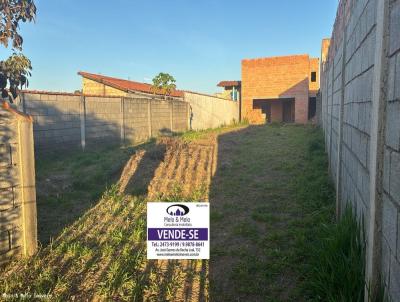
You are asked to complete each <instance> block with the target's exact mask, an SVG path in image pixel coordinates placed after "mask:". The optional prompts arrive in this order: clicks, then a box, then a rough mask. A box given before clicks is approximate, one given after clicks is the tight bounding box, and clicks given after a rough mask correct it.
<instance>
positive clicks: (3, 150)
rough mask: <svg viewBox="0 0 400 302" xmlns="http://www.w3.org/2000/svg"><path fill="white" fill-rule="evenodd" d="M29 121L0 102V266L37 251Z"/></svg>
mask: <svg viewBox="0 0 400 302" xmlns="http://www.w3.org/2000/svg"><path fill="white" fill-rule="evenodd" d="M34 169H35V168H34V155H33V134H32V121H31V120H30V118H29V117H28V116H24V115H22V114H20V113H19V112H17V111H15V110H12V109H10V108H8V106H7V104H6V103H4V102H2V101H0V264H2V263H3V262H6V261H9V260H10V259H11V258H13V257H16V256H21V255H24V256H30V255H32V254H34V253H35V251H36V248H37V223H36V192H35V170H34Z"/></svg>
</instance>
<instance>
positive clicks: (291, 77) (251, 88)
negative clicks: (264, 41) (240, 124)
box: [241, 55, 319, 124]
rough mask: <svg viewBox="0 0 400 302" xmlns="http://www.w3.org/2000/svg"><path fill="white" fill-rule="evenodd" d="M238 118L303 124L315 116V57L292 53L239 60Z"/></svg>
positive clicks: (316, 85)
mask: <svg viewBox="0 0 400 302" xmlns="http://www.w3.org/2000/svg"><path fill="white" fill-rule="evenodd" d="M241 84H242V85H241V88H242V91H241V92H242V98H241V101H242V102H241V113H242V118H245V119H248V120H249V122H250V123H253V124H261V123H265V122H296V123H306V122H307V121H308V120H309V119H310V118H312V117H313V116H314V115H315V110H316V94H317V92H318V90H319V59H318V58H310V57H309V56H308V55H294V56H283V57H270V58H259V59H246V60H243V61H242V83H241Z"/></svg>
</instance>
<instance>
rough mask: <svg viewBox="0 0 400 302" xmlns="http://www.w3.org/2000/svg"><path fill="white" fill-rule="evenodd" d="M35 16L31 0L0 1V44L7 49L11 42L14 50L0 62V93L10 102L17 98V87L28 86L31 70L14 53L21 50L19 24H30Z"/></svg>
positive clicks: (21, 56)
mask: <svg viewBox="0 0 400 302" xmlns="http://www.w3.org/2000/svg"><path fill="white" fill-rule="evenodd" d="M35 16H36V6H35V4H34V2H33V0H0V44H3V45H4V47H8V45H9V43H10V41H11V42H12V49H13V50H14V53H13V54H12V55H11V56H10V57H9V58H8V59H6V60H2V61H0V92H1V97H2V98H7V97H8V98H9V100H10V101H11V102H12V101H13V99H14V98H15V97H16V96H17V93H18V87H20V86H21V87H22V86H24V85H25V86H27V85H28V76H30V75H31V73H30V71H31V70H32V65H31V61H30V60H29V59H28V58H27V57H25V56H24V55H23V54H22V53H16V52H15V51H21V50H22V43H23V39H22V36H21V35H20V34H19V33H18V30H19V24H20V22H31V21H33V20H34V18H35ZM7 87H9V88H8V89H7Z"/></svg>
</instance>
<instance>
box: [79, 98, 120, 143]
mask: <svg viewBox="0 0 400 302" xmlns="http://www.w3.org/2000/svg"><path fill="white" fill-rule="evenodd" d="M121 102H122V98H118V97H117V98H116V97H85V140H86V144H87V145H88V146H89V145H90V144H96V143H97V142H99V141H107V142H109V143H119V142H120V140H121V126H122V120H123V118H122V113H123V111H122V106H121Z"/></svg>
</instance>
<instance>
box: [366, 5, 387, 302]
mask: <svg viewBox="0 0 400 302" xmlns="http://www.w3.org/2000/svg"><path fill="white" fill-rule="evenodd" d="M389 5H390V4H389V0H380V1H377V8H376V9H377V12H376V43H375V45H376V49H375V58H374V75H373V82H372V109H371V141H370V150H369V152H370V162H369V169H370V209H369V225H368V230H367V242H368V244H367V250H366V268H365V272H366V287H365V297H364V300H365V301H371V300H372V299H373V298H374V297H375V296H376V294H377V292H378V288H379V286H380V282H381V280H380V275H381V267H380V257H381V249H382V246H381V245H382V244H381V229H382V188H383V175H382V174H383V172H382V171H383V161H384V138H385V116H386V112H385V111H386V85H385V84H386V82H387V76H388V72H387V69H388V57H387V52H388V50H387V49H388V32H389Z"/></svg>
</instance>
